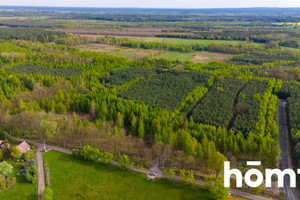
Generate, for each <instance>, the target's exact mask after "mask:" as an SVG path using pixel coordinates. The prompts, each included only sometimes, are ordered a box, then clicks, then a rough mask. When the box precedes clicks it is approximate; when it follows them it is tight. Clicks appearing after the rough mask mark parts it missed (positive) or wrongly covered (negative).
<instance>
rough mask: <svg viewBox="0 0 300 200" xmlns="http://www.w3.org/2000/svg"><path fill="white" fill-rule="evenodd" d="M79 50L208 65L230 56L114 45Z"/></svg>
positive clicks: (80, 47) (133, 57)
mask: <svg viewBox="0 0 300 200" xmlns="http://www.w3.org/2000/svg"><path fill="white" fill-rule="evenodd" d="M76 48H79V49H81V50H84V51H95V52H101V53H107V54H111V55H115V56H120V57H124V58H127V59H130V60H137V59H140V58H141V57H144V56H147V57H149V58H164V59H167V60H171V61H176V60H179V61H181V62H185V61H193V62H195V63H199V62H200V63H207V62H210V61H213V60H224V59H225V58H227V57H228V56H227V55H226V54H222V53H210V52H194V53H180V52H173V51H164V52H161V51H160V50H153V49H136V48H128V47H121V46H114V45H101V44H86V45H79V46H77V47H76Z"/></svg>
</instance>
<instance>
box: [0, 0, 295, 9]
mask: <svg viewBox="0 0 300 200" xmlns="http://www.w3.org/2000/svg"><path fill="white" fill-rule="evenodd" d="M0 5H7V6H8V5H9V6H58V7H117V8H123V7H131V8H133V7H137V8H244V7H300V0H0Z"/></svg>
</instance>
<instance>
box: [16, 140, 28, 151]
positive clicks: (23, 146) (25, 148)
mask: <svg viewBox="0 0 300 200" xmlns="http://www.w3.org/2000/svg"><path fill="white" fill-rule="evenodd" d="M18 149H19V150H20V152H21V154H23V153H26V152H27V151H30V145H29V144H27V142H25V141H24V142H22V143H21V144H19V145H18Z"/></svg>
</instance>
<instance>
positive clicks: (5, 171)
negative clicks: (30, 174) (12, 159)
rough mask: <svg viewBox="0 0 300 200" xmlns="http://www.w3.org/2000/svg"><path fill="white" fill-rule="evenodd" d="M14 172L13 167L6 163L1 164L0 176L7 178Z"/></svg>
mask: <svg viewBox="0 0 300 200" xmlns="http://www.w3.org/2000/svg"><path fill="white" fill-rule="evenodd" d="M12 172H13V166H12V165H11V164H9V163H7V162H6V161H4V162H2V163H0V174H2V175H3V176H7V175H9V174H11V173H12Z"/></svg>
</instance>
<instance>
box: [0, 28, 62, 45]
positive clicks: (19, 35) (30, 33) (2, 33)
mask: <svg viewBox="0 0 300 200" xmlns="http://www.w3.org/2000/svg"><path fill="white" fill-rule="evenodd" d="M63 37H66V33H64V32H58V31H48V30H44V29H40V28H24V27H22V28H0V38H1V39H6V40H11V39H16V40H31V41H40V42H53V41H55V40H56V39H58V38H63Z"/></svg>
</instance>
